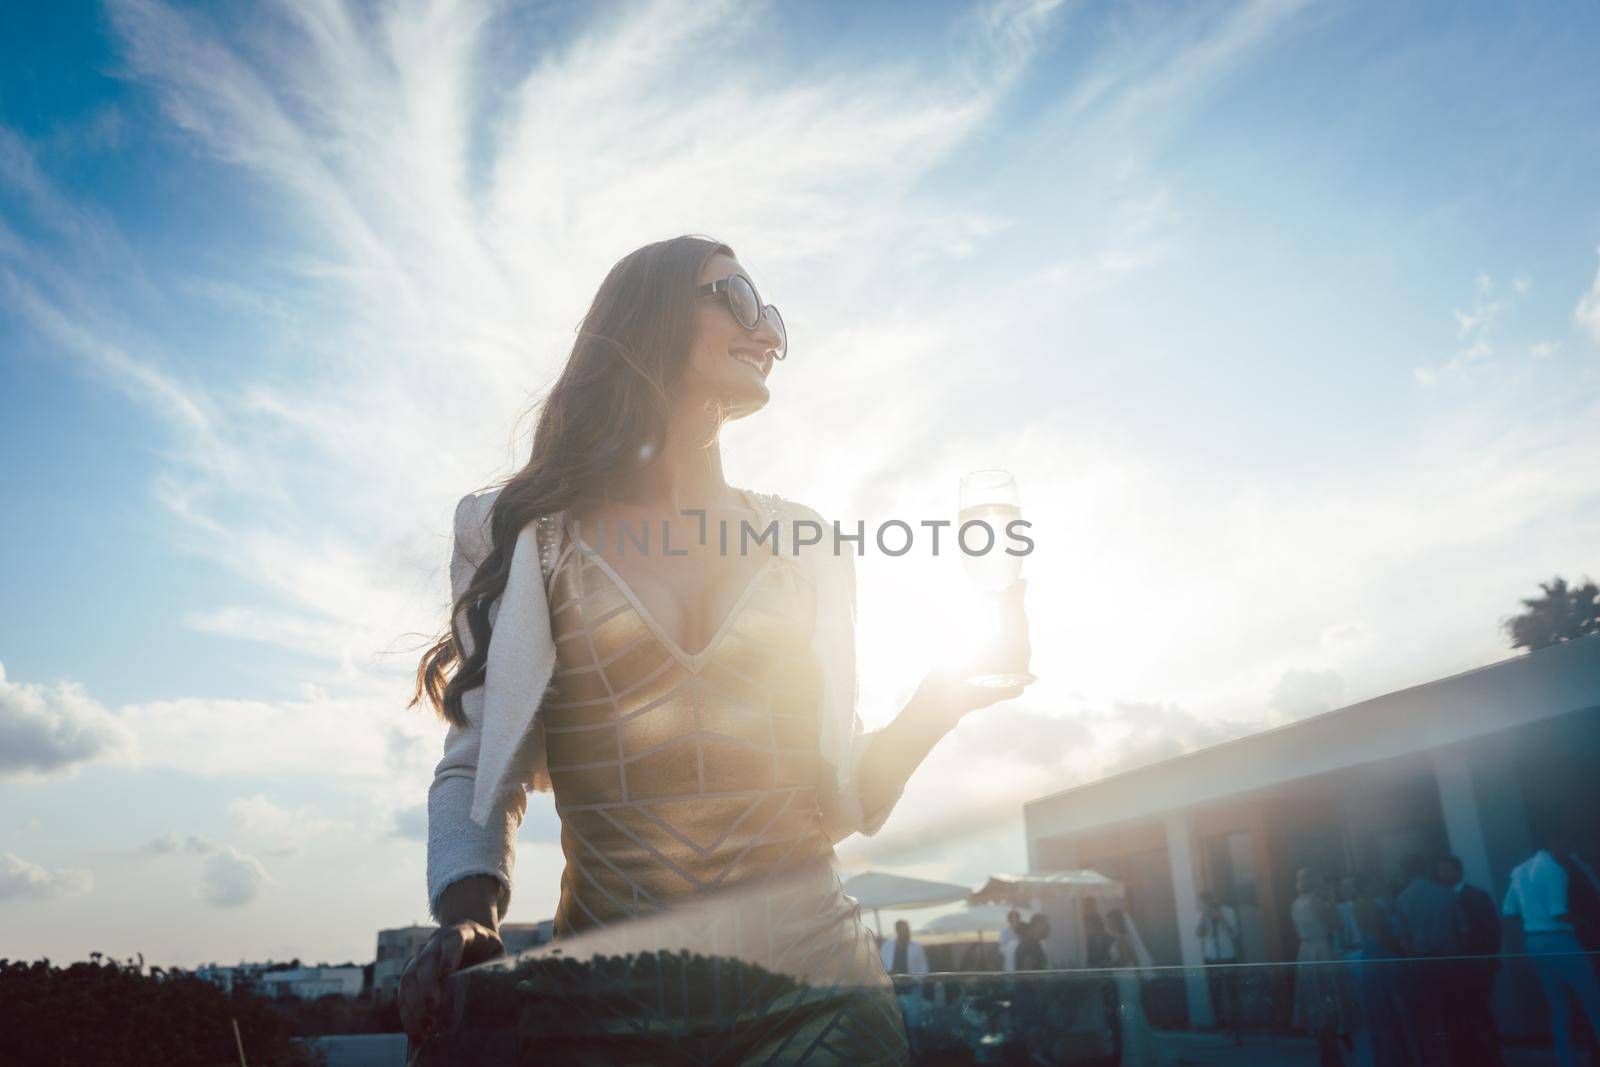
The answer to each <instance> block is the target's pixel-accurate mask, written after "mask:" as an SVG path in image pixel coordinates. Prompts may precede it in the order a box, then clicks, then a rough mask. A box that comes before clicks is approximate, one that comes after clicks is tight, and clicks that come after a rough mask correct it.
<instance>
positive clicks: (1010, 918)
mask: <svg viewBox="0 0 1600 1067" xmlns="http://www.w3.org/2000/svg"><path fill="white" fill-rule="evenodd" d="M1021 930H1022V912H1020V911H1018V910H1017V909H1016V908H1012V909H1011V910H1010V911H1009V912H1007V913H1006V925H1005V929H1003V930H1001V931H1000V967H1001V969H1002V970H1006V971H1014V970H1016V969H1017V941H1018V938H1019V936H1020V931H1021Z"/></svg>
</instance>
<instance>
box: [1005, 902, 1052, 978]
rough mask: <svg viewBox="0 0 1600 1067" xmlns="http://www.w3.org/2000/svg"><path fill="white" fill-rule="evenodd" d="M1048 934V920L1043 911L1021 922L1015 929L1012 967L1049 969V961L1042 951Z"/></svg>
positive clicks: (1018, 968) (1023, 969) (1030, 969)
mask: <svg viewBox="0 0 1600 1067" xmlns="http://www.w3.org/2000/svg"><path fill="white" fill-rule="evenodd" d="M1049 936H1050V920H1049V918H1048V917H1046V916H1045V915H1044V913H1043V912H1041V913H1039V914H1038V915H1035V916H1033V917H1032V918H1030V919H1029V920H1028V921H1027V922H1025V923H1022V924H1021V926H1020V927H1019V928H1018V930H1017V951H1016V953H1015V956H1014V961H1013V962H1014V964H1015V967H1014V969H1015V970H1019V971H1045V970H1049V969H1050V961H1049V958H1048V957H1047V956H1046V955H1045V951H1044V940H1045V938H1047V937H1049Z"/></svg>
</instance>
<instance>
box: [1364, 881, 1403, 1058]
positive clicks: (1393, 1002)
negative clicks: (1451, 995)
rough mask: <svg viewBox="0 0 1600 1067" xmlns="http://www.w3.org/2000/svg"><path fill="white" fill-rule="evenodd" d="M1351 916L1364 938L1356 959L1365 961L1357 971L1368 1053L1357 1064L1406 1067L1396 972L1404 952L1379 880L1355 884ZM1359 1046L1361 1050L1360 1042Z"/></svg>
mask: <svg viewBox="0 0 1600 1067" xmlns="http://www.w3.org/2000/svg"><path fill="white" fill-rule="evenodd" d="M1352 912H1353V915H1354V919H1355V924H1356V929H1357V930H1358V931H1359V934H1360V938H1361V944H1360V950H1359V952H1358V953H1357V955H1356V959H1359V960H1361V961H1362V962H1361V963H1358V964H1357V965H1356V966H1355V986H1356V992H1357V995H1358V999H1359V1002H1360V1005H1361V1019H1362V1021H1363V1023H1365V1033H1366V1042H1365V1049H1366V1052H1365V1055H1363V1056H1360V1057H1358V1059H1359V1061H1360V1062H1364V1063H1370V1064H1372V1067H1405V1064H1407V1063H1409V1062H1410V1055H1409V1052H1408V1050H1407V1047H1406V1029H1405V1018H1404V1016H1403V1015H1402V1014H1401V1011H1400V988H1399V985H1398V983H1396V981H1395V973H1394V967H1395V966H1396V964H1395V962H1394V961H1396V960H1398V959H1399V957H1400V947H1399V945H1398V944H1397V943H1396V941H1395V937H1394V930H1393V926H1392V924H1391V922H1390V919H1389V916H1388V915H1387V914H1385V913H1384V910H1383V906H1382V903H1381V900H1380V898H1379V896H1378V883H1377V881H1376V879H1373V878H1371V877H1366V878H1361V879H1358V880H1357V881H1356V888H1355V899H1354V902H1353V906H1352ZM1368 961H1385V962H1368ZM1357 1047H1358V1048H1360V1047H1362V1045H1361V1043H1360V1042H1358V1044H1357Z"/></svg>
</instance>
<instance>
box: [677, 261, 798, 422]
mask: <svg viewBox="0 0 1600 1067" xmlns="http://www.w3.org/2000/svg"><path fill="white" fill-rule="evenodd" d="M730 274H743V275H744V276H745V277H746V278H747V279H749V281H750V283H751V284H752V285H755V279H754V278H751V277H750V275H749V274H748V273H746V271H745V269H744V268H743V267H741V266H739V261H738V260H736V259H734V258H733V257H732V256H727V255H724V254H722V253H720V252H719V253H717V254H716V255H714V256H712V257H711V258H710V259H709V260H708V261H707V262H706V265H705V266H704V267H702V268H701V269H700V276H699V278H698V279H697V282H698V284H701V285H704V284H706V283H708V282H715V281H721V280H722V279H724V278H726V277H727V276H728V275H730ZM756 292H758V293H760V292H761V290H760V287H759V286H757V287H756ZM761 300H762V303H763V304H767V303H772V301H771V300H770V299H769V298H768V297H767V295H766V294H765V293H762V294H761ZM777 347H778V331H777V330H776V329H775V328H774V327H773V325H772V324H771V323H770V322H768V321H767V317H766V315H765V314H763V315H762V316H761V319H760V321H758V322H757V323H756V328H755V329H753V330H747V329H745V328H744V327H743V326H741V325H740V324H739V320H738V319H736V318H734V316H733V311H732V309H731V308H729V306H728V300H727V297H726V296H724V295H723V294H721V293H718V294H717V295H715V296H705V297H700V298H699V299H698V300H697V301H696V302H695V315H694V338H693V340H692V341H691V342H690V344H689V361H688V365H687V366H686V368H685V370H684V375H683V378H682V380H681V381H680V382H679V388H680V389H682V390H684V391H685V393H686V394H687V395H689V396H691V397H693V398H695V399H698V400H704V401H712V402H717V403H718V404H720V405H721V406H722V407H723V408H725V409H726V410H727V411H728V414H729V416H730V417H732V418H740V417H742V416H744V415H749V414H751V413H753V412H756V411H759V410H761V408H763V407H765V406H766V403H767V401H768V399H770V397H771V394H770V393H769V392H768V390H767V375H768V374H770V373H772V367H773V362H774V361H773V358H772V351H771V350H773V349H776V348H777Z"/></svg>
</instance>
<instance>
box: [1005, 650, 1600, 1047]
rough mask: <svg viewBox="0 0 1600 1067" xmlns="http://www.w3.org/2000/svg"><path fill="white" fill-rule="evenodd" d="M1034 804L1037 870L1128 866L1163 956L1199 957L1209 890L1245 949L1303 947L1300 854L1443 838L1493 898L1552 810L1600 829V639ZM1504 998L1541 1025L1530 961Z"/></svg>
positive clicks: (1340, 861) (1178, 1011)
mask: <svg viewBox="0 0 1600 1067" xmlns="http://www.w3.org/2000/svg"><path fill="white" fill-rule="evenodd" d="M1023 818H1024V822H1025V824H1026V833H1027V841H1028V863H1029V869H1030V870H1032V871H1036V872H1042V871H1051V870H1061V869H1066V868H1072V867H1088V868H1093V869H1095V870H1098V871H1100V872H1102V873H1103V874H1106V875H1109V876H1110V877H1112V878H1115V879H1117V880H1118V881H1121V882H1122V883H1123V884H1124V885H1125V886H1126V887H1127V890H1128V908H1129V911H1130V913H1131V914H1132V915H1133V917H1134V919H1135V921H1136V922H1137V923H1138V924H1139V926H1140V929H1141V932H1142V933H1143V935H1144V938H1145V941H1146V943H1147V945H1148V947H1149V949H1150V951H1151V953H1152V955H1153V956H1154V957H1155V962H1156V963H1158V964H1183V965H1185V966H1191V967H1195V968H1198V967H1200V965H1201V962H1202V957H1201V954H1200V945H1199V942H1198V939H1197V938H1196V937H1195V936H1194V929H1195V927H1196V926H1197V925H1198V922H1199V912H1198V900H1197V898H1198V893H1199V891H1200V890H1201V889H1211V890H1214V891H1217V892H1219V893H1220V894H1222V895H1223V896H1224V897H1225V898H1227V899H1228V900H1229V902H1230V903H1232V904H1233V905H1234V906H1235V907H1236V908H1237V910H1238V913H1239V919H1240V925H1241V926H1242V927H1243V930H1242V940H1243V942H1244V946H1243V947H1244V953H1243V958H1244V960H1245V961H1246V962H1257V963H1259V962H1268V961H1287V960H1292V959H1294V956H1295V949H1296V946H1297V941H1296V938H1295V935H1294V928H1293V925H1292V923H1291V922H1290V920H1289V905H1290V903H1291V902H1292V900H1293V898H1294V888H1293V887H1294V877H1295V872H1296V871H1297V870H1298V869H1299V868H1301V867H1307V866H1309V867H1314V868H1316V869H1318V870H1320V871H1322V872H1326V873H1331V874H1339V873H1343V872H1351V873H1370V874H1372V875H1375V876H1377V877H1380V878H1383V879H1394V878H1396V877H1397V876H1398V874H1399V863H1400V860H1401V858H1402V857H1403V856H1404V855H1405V854H1406V853H1411V852H1416V853H1422V854H1425V855H1427V854H1432V855H1438V854H1440V853H1443V852H1446V851H1448V852H1451V853H1454V854H1455V855H1457V856H1459V857H1460V858H1461V860H1462V863H1463V865H1464V867H1465V869H1466V877H1467V881H1468V882H1469V883H1471V884H1473V885H1476V886H1479V887H1481V888H1484V889H1486V890H1488V892H1489V893H1490V895H1491V896H1493V897H1494V898H1495V899H1496V900H1497V901H1499V900H1502V899H1503V898H1504V896H1505V892H1506V887H1507V879H1508V876H1509V874H1510V871H1511V868H1512V867H1514V866H1515V865H1516V864H1517V863H1519V862H1521V861H1522V860H1523V859H1525V858H1527V856H1528V855H1529V854H1530V853H1531V852H1532V851H1533V843H1532V842H1533V839H1534V836H1535V835H1536V833H1537V832H1538V830H1539V829H1541V828H1542V827H1543V826H1545V825H1549V824H1550V823H1551V822H1552V821H1557V820H1559V821H1563V822H1565V823H1567V825H1568V827H1569V828H1570V829H1572V830H1573V831H1574V832H1575V833H1576V835H1577V836H1578V838H1579V839H1580V840H1585V841H1587V842H1590V843H1593V842H1597V841H1600V638H1586V639H1583V640H1579V641H1574V642H1571V643H1568V644H1564V645H1558V646H1555V647H1553V648H1548V649H1544V650H1541V651H1539V652H1535V653H1531V654H1528V655H1522V656H1517V657H1516V658H1514V659H1509V660H1506V661H1504V662H1501V663H1497V664H1494V665H1493V666H1489V667H1484V668H1481V669H1479V670H1475V671H1469V672H1468V673H1466V674H1460V675H1456V676H1454V677H1451V678H1445V679H1442V680H1440V681H1436V682H1430V683H1428V684H1426V685H1419V686H1416V687H1414V688H1411V689H1405V690H1401V691H1400V692H1397V693H1390V694H1388V695H1386V696H1381V697H1377V698H1375V699H1373V700H1367V701H1363V702H1362V703H1360V704H1354V705H1351V706H1349V707H1346V708H1340V709H1339V710H1337V711H1331V712H1328V713H1327V714H1325V715H1319V716H1316V717H1314V718H1311V719H1306V720H1303V721H1301V722H1297V723H1294V724H1292V725H1289V726H1284V727H1280V728H1278V729H1274V730H1268V731H1265V732H1263V733H1259V734H1255V735H1253V736H1250V737H1245V738H1241V739H1238V740H1235V741H1230V742H1227V743H1225V744H1220V745H1214V746H1212V747H1210V748H1206V749H1201V750H1199V751H1196V752H1191V753H1188V754H1187V755H1184V756H1179V757H1177V758H1175V759H1170V760H1166V761H1164V762H1161V763H1157V764H1153V765H1151V766H1148V767H1142V768H1139V769H1137V770H1133V771H1128V772H1126V773H1124V774H1119V775H1115V776H1113V777H1110V778H1106V779H1104V780H1101V781H1098V782H1092V783H1090V784H1087V785H1083V786H1079V787H1076V788H1073V789H1068V790H1065V791H1063V792H1061V793H1057V794H1054V795H1052V796H1047V797H1043V798H1040V799H1038V800H1034V801H1031V802H1029V803H1028V804H1026V805H1025V806H1024V809H1023ZM1519 948H1520V946H1519V945H1518V944H1516V943H1515V942H1510V943H1508V944H1507V945H1506V946H1505V949H1506V951H1516V950H1518V949H1519ZM1152 992H1153V993H1154V994H1155V996H1154V997H1153V998H1152V999H1153V1000H1154V1002H1155V1003H1154V1004H1153V1005H1152V1008H1153V1014H1161V1015H1164V1016H1166V1017H1167V1019H1170V1020H1171V1021H1174V1022H1180V1021H1182V1019H1183V1018H1184V1017H1185V1016H1187V1017H1188V1018H1190V1019H1192V1020H1194V1021H1196V1022H1202V1023H1203V1022H1207V1021H1209V1020H1210V1007H1209V1004H1208V1002H1207V999H1206V991H1205V984H1204V982H1203V981H1196V980H1189V981H1183V980H1181V979H1175V980H1172V981H1170V982H1167V983H1165V984H1164V988H1163V989H1161V990H1159V991H1156V990H1152ZM1496 1014H1497V1017H1498V1019H1499V1021H1500V1024H1501V1027H1502V1030H1503V1031H1504V1032H1508V1033H1534V1032H1539V1031H1542V1030H1543V1029H1544V1027H1545V1011H1544V1007H1543V1002H1542V999H1541V998H1540V995H1539V993H1538V990H1537V988H1536V986H1535V983H1534V982H1533V980H1532V977H1531V975H1530V973H1529V971H1528V969H1527V968H1526V966H1525V965H1524V964H1523V962H1522V961H1511V963H1510V965H1509V966H1507V967H1506V968H1505V969H1504V970H1503V971H1502V977H1501V979H1500V981H1499V985H1498V988H1497V991H1496Z"/></svg>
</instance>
